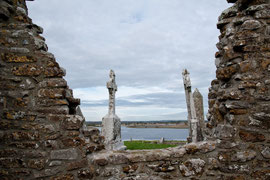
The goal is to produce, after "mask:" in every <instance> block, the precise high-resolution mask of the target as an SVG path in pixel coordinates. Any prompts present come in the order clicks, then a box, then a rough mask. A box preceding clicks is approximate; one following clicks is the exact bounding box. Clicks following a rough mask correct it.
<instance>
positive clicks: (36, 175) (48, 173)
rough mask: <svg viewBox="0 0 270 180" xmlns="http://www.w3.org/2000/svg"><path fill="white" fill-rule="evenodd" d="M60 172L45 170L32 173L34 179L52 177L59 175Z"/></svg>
mask: <svg viewBox="0 0 270 180" xmlns="http://www.w3.org/2000/svg"><path fill="white" fill-rule="evenodd" d="M60 171H61V170H60V168H54V169H45V170H43V171H34V178H43V177H48V176H53V175H56V174H57V173H59V172H60Z"/></svg>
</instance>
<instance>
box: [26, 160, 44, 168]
mask: <svg viewBox="0 0 270 180" xmlns="http://www.w3.org/2000/svg"><path fill="white" fill-rule="evenodd" d="M28 167H30V168H33V169H37V170H41V169H43V168H44V167H45V160H44V159H37V160H35V159H31V160H29V161H28Z"/></svg>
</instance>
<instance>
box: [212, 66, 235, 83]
mask: <svg viewBox="0 0 270 180" xmlns="http://www.w3.org/2000/svg"><path fill="white" fill-rule="evenodd" d="M236 71H237V66H229V67H225V68H219V69H217V71H216V75H217V79H220V80H224V81H225V80H228V79H230V78H231V77H232V75H233V74H234V73H236Z"/></svg>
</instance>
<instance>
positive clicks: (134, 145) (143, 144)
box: [124, 141, 177, 150]
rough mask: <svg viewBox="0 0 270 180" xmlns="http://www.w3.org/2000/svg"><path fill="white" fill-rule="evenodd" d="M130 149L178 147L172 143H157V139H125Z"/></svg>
mask: <svg viewBox="0 0 270 180" xmlns="http://www.w3.org/2000/svg"><path fill="white" fill-rule="evenodd" d="M124 144H125V146H126V147H127V149H128V150H136V149H137V150H138V149H163V148H168V147H176V146H177V145H172V144H157V142H155V141H124Z"/></svg>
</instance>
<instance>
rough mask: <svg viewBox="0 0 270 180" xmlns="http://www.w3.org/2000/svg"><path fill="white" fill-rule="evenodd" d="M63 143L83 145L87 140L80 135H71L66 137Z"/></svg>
mask: <svg viewBox="0 0 270 180" xmlns="http://www.w3.org/2000/svg"><path fill="white" fill-rule="evenodd" d="M62 143H63V145H64V146H66V147H77V146H81V147H83V146H84V145H85V144H86V143H85V140H84V139H82V138H80V137H71V138H64V139H63V140H62Z"/></svg>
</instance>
